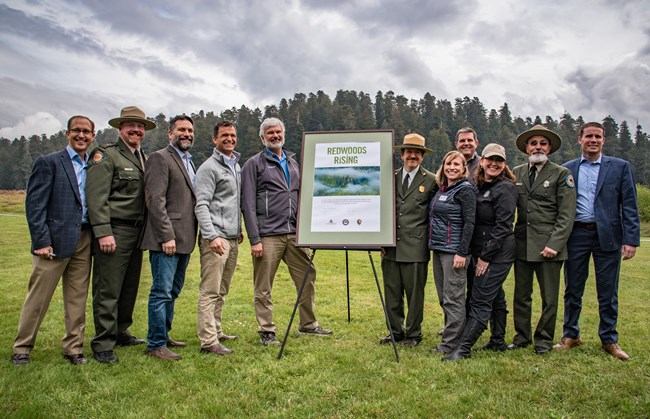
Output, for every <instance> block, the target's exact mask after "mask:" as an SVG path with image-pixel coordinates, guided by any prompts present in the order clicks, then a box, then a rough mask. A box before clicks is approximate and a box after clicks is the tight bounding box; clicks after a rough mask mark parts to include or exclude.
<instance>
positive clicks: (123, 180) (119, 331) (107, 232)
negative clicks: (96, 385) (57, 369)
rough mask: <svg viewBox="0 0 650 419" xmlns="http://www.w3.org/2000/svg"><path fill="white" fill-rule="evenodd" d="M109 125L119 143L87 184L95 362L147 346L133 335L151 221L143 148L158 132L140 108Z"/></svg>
mask: <svg viewBox="0 0 650 419" xmlns="http://www.w3.org/2000/svg"><path fill="white" fill-rule="evenodd" d="M108 124H109V125H110V126H112V127H115V128H117V129H118V130H119V136H120V138H119V139H118V140H117V142H116V143H114V144H107V145H105V146H102V147H98V148H97V149H96V150H95V151H94V152H93V153H92V155H91V156H90V162H89V165H88V175H87V181H86V197H87V201H88V217H89V219H90V223H91V225H92V228H93V233H94V237H95V239H94V240H93V254H94V256H95V263H94V266H93V317H94V321H95V336H94V337H93V339H92V341H91V342H90V345H91V347H92V350H93V358H95V359H96V360H97V361H99V362H102V363H110V362H116V361H117V356H115V352H114V351H113V349H114V348H115V345H120V346H128V345H140V344H144V343H145V341H144V340H143V339H138V338H136V337H135V336H133V335H132V334H131V333H129V331H128V328H129V326H131V324H132V323H133V307H134V305H135V300H136V297H137V295H138V285H139V284H140V270H141V267H142V250H140V249H139V245H140V240H141V233H142V228H143V226H144V222H145V214H146V207H145V202H144V170H145V168H144V165H145V161H146V156H145V155H144V153H143V151H142V149H141V148H140V143H141V142H142V140H143V139H144V132H145V131H148V130H152V129H154V128H156V124H155V123H153V122H152V121H149V120H148V119H146V118H145V114H144V112H143V111H142V110H140V109H139V108H137V107H135V106H127V107H125V108H124V109H122V112H121V114H120V117H119V118H113V119H111V120H110V121H108Z"/></svg>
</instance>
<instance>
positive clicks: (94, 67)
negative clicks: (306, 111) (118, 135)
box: [0, 0, 650, 135]
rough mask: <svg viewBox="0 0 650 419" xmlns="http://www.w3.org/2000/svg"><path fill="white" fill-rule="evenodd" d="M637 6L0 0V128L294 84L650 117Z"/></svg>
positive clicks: (222, 99)
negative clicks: (45, 117)
mask: <svg viewBox="0 0 650 419" xmlns="http://www.w3.org/2000/svg"><path fill="white" fill-rule="evenodd" d="M434 3H435V4H434ZM644 6H645V1H644V0H598V1H592V0H575V1H572V2H563V1H560V0H549V2H541V3H540V2H537V1H535V0H521V1H518V0H504V1H499V2H491V1H488V0H472V1H464V0H452V1H450V2H447V3H444V4H443V3H441V2H433V3H432V2H427V1H425V0H417V1H413V2H405V1H400V2H394V1H390V0H363V1H359V2H348V1H343V0H332V1H328V2H322V1H320V0H278V1H277V2H273V3H269V2H266V3H264V2H252V3H251V2H229V1H226V0H211V1H207V0H186V1H185V2H183V4H182V5H180V4H176V3H173V2H155V1H152V0H141V1H140V2H136V3H133V2H132V1H130V0H112V1H110V2H107V1H101V0H88V1H84V2H77V1H75V2H70V1H65V0H39V1H38V2H24V1H19V0H6V1H5V2H4V3H1V4H0V61H1V62H2V63H3V65H2V67H1V68H0V91H2V92H3V93H2V96H0V127H5V129H13V128H15V127H18V126H20V123H21V122H22V121H23V120H25V119H26V118H25V117H24V115H34V114H36V112H37V111H40V112H46V113H49V114H50V115H53V116H54V117H55V118H56V119H58V120H61V121H65V120H67V117H68V116H69V115H73V114H85V115H88V116H89V117H91V118H92V119H93V120H94V121H95V122H96V123H97V127H98V129H102V128H104V127H106V121H107V120H108V119H109V118H111V117H114V116H116V115H117V113H119V109H120V108H121V107H123V106H126V105H131V104H134V105H137V106H139V107H141V108H142V109H143V110H145V112H146V113H147V115H150V116H154V115H157V114H159V113H163V114H165V115H174V114H179V113H183V112H184V113H191V112H198V111H199V110H201V109H202V110H205V111H215V112H220V111H222V110H223V109H224V108H230V107H239V106H241V105H246V106H248V107H253V108H254V107H263V106H265V105H271V104H277V103H278V102H279V100H280V99H281V98H287V99H288V98H291V97H293V94H294V93H297V92H300V93H305V94H308V93H314V92H316V91H318V90H322V91H324V92H325V93H326V94H328V95H330V97H333V96H334V95H335V94H336V91H337V90H339V89H346V90H356V91H364V92H366V93H369V94H370V95H371V96H374V94H375V92H377V91H383V92H386V91H389V90H392V91H393V92H395V94H396V95H405V96H407V97H408V98H420V97H422V95H423V94H424V93H425V92H430V93H431V94H433V95H435V96H436V97H437V98H438V99H449V100H451V101H453V100H454V99H455V98H456V97H464V96H469V97H478V98H479V99H480V100H481V101H482V102H483V104H484V105H485V106H486V107H487V108H488V109H490V108H498V107H500V106H501V105H502V104H503V103H504V102H508V104H509V106H510V109H511V112H512V113H513V115H520V116H535V115H550V116H552V117H554V118H558V117H559V115H560V114H561V113H562V112H564V111H568V112H570V113H571V114H572V115H573V116H574V117H577V116H578V115H579V114H581V113H583V112H589V113H592V114H593V116H592V118H602V117H604V116H606V115H608V114H611V115H612V116H614V118H615V119H617V121H618V122H621V121H622V119H623V118H629V117H630V116H634V117H635V118H636V117H638V118H639V120H640V121H641V122H642V123H643V122H644V121H645V124H646V125H649V126H650V96H647V95H643V94H642V93H641V94H639V93H637V92H635V91H634V90H633V88H634V86H639V89H638V91H639V92H642V91H643V86H646V85H647V80H648V73H647V71H645V69H644V68H643V65H644V64H645V65H647V62H648V60H647V59H648V55H649V54H648V51H649V50H650V42H649V41H648V39H649V38H650V31H649V30H648V24H647V22H648V21H650V8H647V7H644ZM206 10H213V11H217V12H214V13H205V11H206ZM70 22H77V23H78V22H84V23H86V24H84V25H75V24H70ZM585 117H586V115H585ZM628 122H631V121H629V120H628ZM43 129H44V126H43V127H42V128H41V129H40V130H43ZM40 130H39V131H40ZM12 132H14V131H12ZM33 133H34V132H22V133H20V134H25V135H31V134H33ZM51 133H52V132H47V134H51Z"/></svg>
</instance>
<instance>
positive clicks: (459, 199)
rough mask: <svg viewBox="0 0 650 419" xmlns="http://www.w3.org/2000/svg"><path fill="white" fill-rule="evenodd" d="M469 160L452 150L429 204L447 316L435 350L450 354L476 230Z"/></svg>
mask: <svg viewBox="0 0 650 419" xmlns="http://www.w3.org/2000/svg"><path fill="white" fill-rule="evenodd" d="M467 174H468V171H467V162H466V160H465V157H464V156H463V155H462V154H461V153H460V152H458V151H450V152H449V153H447V154H446V155H445V157H444V159H443V160H442V165H441V166H440V169H438V172H437V173H436V183H437V184H438V186H439V187H440V189H438V192H437V193H436V195H435V196H434V198H433V200H431V204H430V206H429V249H431V250H433V278H434V281H435V283H436V290H437V292H438V300H439V302H440V305H441V306H442V310H443V312H444V315H445V328H444V331H443V333H442V342H440V345H438V347H436V348H435V349H432V351H433V352H442V353H445V354H448V353H450V352H451V351H452V350H453V349H454V348H455V347H456V345H457V343H458V338H459V337H460V333H461V331H462V328H463V324H464V323H465V284H466V283H467V264H468V255H469V245H470V240H471V238H472V232H473V231H474V216H475V214H476V193H475V189H474V187H473V186H472V185H471V184H470V183H469V181H468V180H467Z"/></svg>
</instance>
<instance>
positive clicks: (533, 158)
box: [528, 154, 548, 164]
mask: <svg viewBox="0 0 650 419" xmlns="http://www.w3.org/2000/svg"><path fill="white" fill-rule="evenodd" d="M547 161H548V156H547V155H546V154H531V155H530V156H528V162H529V163H530V164H540V163H546V162H547Z"/></svg>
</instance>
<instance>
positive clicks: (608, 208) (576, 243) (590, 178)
mask: <svg viewBox="0 0 650 419" xmlns="http://www.w3.org/2000/svg"><path fill="white" fill-rule="evenodd" d="M578 142H579V143H580V146H581V148H582V157H580V158H578V159H575V160H571V161H569V162H567V163H565V166H566V167H567V168H569V169H570V170H571V172H573V177H574V179H575V181H576V185H577V186H576V189H577V193H578V198H577V199H578V202H577V209H576V218H575V223H574V225H573V230H572V232H571V236H570V237H569V241H568V243H567V249H568V253H569V254H568V256H569V257H568V259H567V261H566V263H565V265H564V280H565V287H566V288H565V291H564V333H563V338H562V340H561V341H560V343H558V344H556V345H555V346H554V348H555V349H558V350H565V349H570V348H573V347H576V346H579V345H581V344H582V340H581V339H580V327H579V326H578V319H579V318H580V310H581V309H582V295H583V293H584V290H585V282H586V281H587V277H588V275H589V258H590V256H592V255H593V259H594V267H595V271H596V292H597V294H598V312H599V315H600V324H599V325H598V335H599V336H600V340H601V342H602V347H603V349H604V350H605V351H606V352H608V353H609V354H610V355H612V356H614V357H615V358H618V359H620V360H622V361H627V360H628V359H630V357H629V355H628V354H626V353H625V352H624V351H623V350H622V349H621V348H620V347H619V345H618V332H617V331H616V322H617V319H618V281H619V272H620V267H621V255H622V258H623V260H626V259H631V258H633V257H634V254H635V253H636V248H637V247H638V246H639V240H640V237H639V236H640V224H639V212H638V207H637V200H636V187H635V185H634V178H633V176H632V169H631V167H630V163H629V162H627V161H625V160H621V159H617V158H614V157H608V156H604V155H603V153H602V150H603V144H604V143H605V129H604V127H603V125H602V124H600V123H598V122H588V123H586V124H584V125H583V126H582V127H581V128H580V132H579V138H578Z"/></svg>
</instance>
